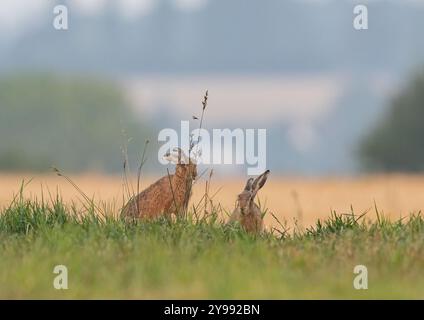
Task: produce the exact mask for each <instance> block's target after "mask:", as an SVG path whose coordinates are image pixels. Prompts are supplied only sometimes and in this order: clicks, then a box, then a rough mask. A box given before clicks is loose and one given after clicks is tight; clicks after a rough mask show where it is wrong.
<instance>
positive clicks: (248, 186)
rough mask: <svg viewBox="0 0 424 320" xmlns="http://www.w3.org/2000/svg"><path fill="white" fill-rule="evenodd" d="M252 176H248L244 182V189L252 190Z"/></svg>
mask: <svg viewBox="0 0 424 320" xmlns="http://www.w3.org/2000/svg"><path fill="white" fill-rule="evenodd" d="M252 184H253V178H249V179H248V180H247V182H246V186H245V187H244V191H250V190H252Z"/></svg>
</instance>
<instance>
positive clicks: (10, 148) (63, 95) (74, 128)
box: [0, 74, 150, 171]
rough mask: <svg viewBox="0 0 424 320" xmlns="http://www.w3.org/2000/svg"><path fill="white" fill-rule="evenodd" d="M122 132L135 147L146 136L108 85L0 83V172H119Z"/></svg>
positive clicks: (31, 78) (55, 80)
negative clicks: (56, 168)
mask: <svg viewBox="0 0 424 320" xmlns="http://www.w3.org/2000/svg"><path fill="white" fill-rule="evenodd" d="M123 131H125V132H126V135H127V136H128V137H134V138H136V140H137V141H138V142H140V141H141V145H142V144H143V143H144V139H146V138H147V137H148V133H149V132H150V131H149V128H148V127H147V126H146V124H145V123H141V121H137V120H136V117H135V116H134V114H133V113H132V111H131V109H130V108H129V105H128V103H127V101H126V99H125V97H124V95H123V93H122V91H121V89H120V87H119V86H118V85H116V84H115V83H113V82H108V81H103V80H99V79H94V78H88V77H82V76H79V77H71V76H60V77H59V76H51V75H45V74H44V75H41V74H38V75H14V76H7V77H6V76H4V77H3V78H0V170H38V171H45V170H48V169H49V167H50V166H53V165H54V166H58V167H59V168H60V169H63V170H70V171H81V170H99V171H117V170H122V169H121V168H122V163H123V161H122V152H121V150H120V148H121V147H122V146H124V145H125V141H126V139H127V138H126V137H125V134H124V133H123ZM138 149H139V148H138ZM137 151H139V150H137ZM134 152H135V151H134Z"/></svg>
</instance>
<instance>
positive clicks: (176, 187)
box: [121, 148, 197, 219]
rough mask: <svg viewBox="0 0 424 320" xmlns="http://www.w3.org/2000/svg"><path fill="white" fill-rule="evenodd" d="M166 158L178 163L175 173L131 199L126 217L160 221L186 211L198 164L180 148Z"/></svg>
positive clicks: (124, 214)
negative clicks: (164, 217) (160, 218)
mask: <svg viewBox="0 0 424 320" xmlns="http://www.w3.org/2000/svg"><path fill="white" fill-rule="evenodd" d="M164 158H165V159H166V160H168V161H170V162H172V163H175V164H176V168H175V174H172V175H169V176H168V175H166V176H164V177H162V178H161V179H159V180H158V181H156V182H155V183H153V184H152V185H150V186H149V187H148V188H147V189H145V190H144V191H143V192H141V193H140V194H138V195H137V196H135V197H133V198H131V199H130V200H129V201H128V203H127V204H126V205H125V206H124V208H123V209H122V213H121V215H122V216H123V217H126V218H148V219H149V218H150V219H151V218H157V217H160V216H163V215H168V216H169V215H171V214H172V213H174V214H176V215H179V214H181V213H182V212H185V210H186V209H187V206H188V201H189V199H190V196H191V188H192V183H193V181H194V179H195V178H196V176H197V165H196V162H195V161H194V160H192V159H191V158H189V157H187V156H186V155H185V154H184V152H183V151H182V150H181V149H180V148H174V149H173V151H172V152H171V153H170V152H168V153H167V154H166V155H165V156H164Z"/></svg>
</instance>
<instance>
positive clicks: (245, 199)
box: [237, 170, 270, 214]
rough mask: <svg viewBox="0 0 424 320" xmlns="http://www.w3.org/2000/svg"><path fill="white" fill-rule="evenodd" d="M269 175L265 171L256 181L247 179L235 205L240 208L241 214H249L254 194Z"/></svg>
mask: <svg viewBox="0 0 424 320" xmlns="http://www.w3.org/2000/svg"><path fill="white" fill-rule="evenodd" d="M269 173H270V171H269V170H267V171H265V172H264V173H262V174H261V175H260V176H258V177H257V178H256V179H253V178H249V180H247V183H246V186H245V187H244V190H243V191H242V193H240V194H239V195H238V196H237V205H238V207H239V208H240V212H241V214H248V213H249V212H250V210H249V208H250V206H251V205H252V203H253V201H254V199H255V196H256V193H258V191H259V189H261V188H262V187H263V186H264V184H265V182H266V180H267V179H268V175H269Z"/></svg>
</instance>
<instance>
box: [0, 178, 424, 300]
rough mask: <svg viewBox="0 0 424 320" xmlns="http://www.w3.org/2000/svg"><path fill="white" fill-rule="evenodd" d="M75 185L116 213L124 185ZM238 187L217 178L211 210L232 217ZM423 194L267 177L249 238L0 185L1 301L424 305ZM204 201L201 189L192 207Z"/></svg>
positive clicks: (208, 225) (350, 182) (51, 184)
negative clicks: (407, 301)
mask: <svg viewBox="0 0 424 320" xmlns="http://www.w3.org/2000/svg"><path fill="white" fill-rule="evenodd" d="M31 177H32V178H33V180H32V181H31V182H30V183H29V184H28V185H26V186H25V188H24V189H23V190H20V187H21V185H22V184H21V181H22V179H23V178H25V179H26V180H28V179H29V178H31ZM72 178H73V180H74V181H75V183H76V184H77V185H78V186H79V187H80V188H81V189H82V190H83V191H84V192H85V193H86V194H87V195H90V196H91V195H93V194H96V197H95V199H99V200H102V201H105V203H109V204H113V205H110V206H108V208H109V209H110V211H111V212H113V211H114V209H113V208H114V207H115V209H116V208H118V209H119V206H120V204H121V203H122V178H121V177H117V176H102V175H95V174H89V175H80V176H75V177H72ZM152 179H153V178H151V179H147V180H146V181H143V183H142V186H143V187H145V186H147V185H148V184H149V182H150V181H151V180H152ZM242 186H243V181H242V180H241V179H240V180H238V179H233V180H223V179H221V180H217V181H214V182H213V183H212V186H211V188H210V189H211V190H210V194H211V196H212V195H213V194H214V193H215V191H217V190H219V188H220V187H222V189H221V190H220V191H219V192H218V193H216V195H215V196H214V199H213V200H214V201H215V202H216V203H220V204H221V205H222V206H223V207H224V208H225V209H227V210H231V208H232V207H233V206H234V200H235V196H236V194H237V192H238V191H239V190H241V188H242ZM423 189H424V177H420V176H400V175H398V176H378V177H377V176H375V177H362V178H338V179H337V178H325V179H324V178H322V179H302V178H284V177H272V178H270V179H269V181H268V183H267V185H266V186H265V187H264V188H263V189H262V190H261V192H260V197H261V203H262V207H263V208H264V209H265V208H267V212H266V216H265V220H266V226H267V232H265V233H264V234H262V235H258V236H254V235H248V234H246V233H245V232H243V230H241V229H240V228H238V227H237V226H232V225H225V224H223V223H222V222H223V220H225V212H222V211H220V212H219V213H218V214H217V215H215V214H213V213H209V215H206V216H204V217H201V218H200V219H198V218H197V217H196V218H195V217H194V216H193V215H192V214H189V217H188V218H187V219H182V220H179V221H175V222H171V221H167V220H159V221H154V222H125V221H122V220H120V219H119V218H116V217H113V216H112V214H111V215H110V216H108V217H106V219H105V218H103V217H102V216H100V215H99V214H98V211H97V210H96V208H95V206H90V205H86V208H85V209H83V208H82V207H81V205H78V204H76V205H75V206H73V205H72V202H73V201H76V200H77V199H78V198H81V196H80V195H79V193H78V192H77V191H76V190H75V188H74V187H72V186H71V185H69V184H68V183H67V182H66V181H64V179H63V178H61V177H56V176H54V175H31V174H20V175H16V174H3V175H1V177H0V190H1V191H0V201H1V205H0V206H1V207H2V209H1V215H0V298H53V299H68V298H114V299H115V298H130V299H137V298H162V299H168V298H182V299H188V298H195V299H198V298H214V299H219V298H224V299H234V298H241V299H244V298H257V299H267V298H270V299H284V298H321V299H328V298H335V299H341V298H353V299H370V298H401V299H403V298H418V299H419V298H421V299H422V298H424V277H423V274H422V270H423V268H424V219H423V218H422V217H421V214H420V212H419V210H420V208H422V207H423V205H424V203H423V201H424V200H423V199H422V197H421V194H422V193H421V192H422V190H423ZM41 190H43V192H42V193H43V196H42V195H41ZM57 191H59V193H60V195H61V196H60V197H57V196H56V193H57ZM49 192H50V195H49ZM203 193H204V184H203V183H202V182H200V183H199V184H197V185H196V186H195V190H194V197H193V199H192V202H193V203H196V201H197V202H199V201H200V200H199V199H201V194H203ZM84 201H85V200H82V202H84ZM94 201H96V200H94ZM265 204H266V205H265ZM375 204H376V205H377V208H376V207H375ZM223 211H225V210H223ZM270 212H273V215H274V216H275V217H273V215H271V214H270ZM80 213H82V215H79V214H80ZM364 214H365V215H364ZM400 217H402V218H400ZM277 220H278V221H277ZM284 221H287V224H285V222H284ZM294 221H297V222H296V223H295V222H294ZM56 265H65V266H66V267H67V268H68V273H69V288H68V290H56V289H54V287H53V285H52V283H53V280H54V277H55V276H56V275H55V274H54V273H53V268H54V266H56ZM357 265H364V266H366V267H367V269H368V289H367V290H356V289H355V288H354V287H353V281H354V278H355V277H356V275H355V274H354V272H353V270H354V268H355V266H357Z"/></svg>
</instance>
